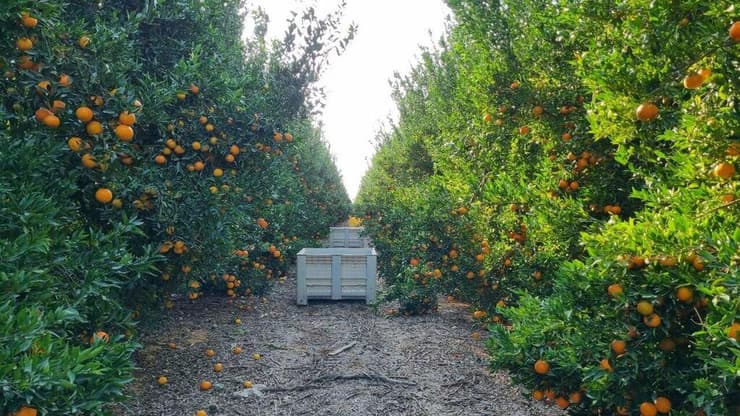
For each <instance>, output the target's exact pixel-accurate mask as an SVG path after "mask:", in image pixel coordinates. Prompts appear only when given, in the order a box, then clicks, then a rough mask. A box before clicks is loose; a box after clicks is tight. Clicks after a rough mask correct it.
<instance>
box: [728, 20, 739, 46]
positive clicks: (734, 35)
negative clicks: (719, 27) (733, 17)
mask: <svg viewBox="0 0 740 416" xmlns="http://www.w3.org/2000/svg"><path fill="white" fill-rule="evenodd" d="M728 32H729V35H730V39H732V40H734V41H735V42H740V21H737V22H733V23H732V25H730V29H729V30H728Z"/></svg>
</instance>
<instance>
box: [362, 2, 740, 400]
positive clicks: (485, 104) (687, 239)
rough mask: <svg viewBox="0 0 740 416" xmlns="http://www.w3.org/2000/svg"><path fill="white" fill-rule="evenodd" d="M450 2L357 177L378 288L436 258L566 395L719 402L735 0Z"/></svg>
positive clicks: (543, 390)
mask: <svg viewBox="0 0 740 416" xmlns="http://www.w3.org/2000/svg"><path fill="white" fill-rule="evenodd" d="M448 4H449V5H450V7H451V9H452V10H453V12H454V13H455V20H456V25H455V26H454V27H453V28H452V29H451V31H450V33H449V34H448V36H447V38H446V39H445V41H444V42H442V43H441V46H440V47H439V49H436V50H431V51H425V54H424V56H423V59H422V61H421V62H420V63H419V64H418V65H417V67H416V68H415V69H414V71H413V72H412V73H411V74H410V75H409V76H407V77H404V78H400V79H398V80H397V82H396V99H397V102H398V104H399V109H400V115H401V116H400V119H399V122H398V124H397V125H396V126H394V129H393V131H392V133H390V134H389V135H386V136H384V137H381V140H380V145H379V148H378V153H377V155H376V156H375V159H374V161H373V165H372V166H371V169H370V171H369V172H368V174H367V176H366V177H365V178H364V181H363V186H362V188H361V191H360V194H359V197H358V204H357V209H358V212H357V214H364V215H365V221H364V224H365V226H366V228H367V229H368V230H369V231H370V234H371V236H372V237H373V239H374V241H375V242H376V244H381V245H383V246H384V249H383V250H379V252H380V253H381V257H382V258H381V259H380V264H382V265H383V266H382V267H383V268H382V271H383V273H384V276H385V278H386V279H387V280H388V281H389V283H390V284H391V289H390V290H389V296H390V298H397V299H400V300H401V302H402V305H403V304H408V305H413V302H411V300H412V299H410V298H411V295H413V294H415V293H416V292H417V291H418V290H419V287H429V286H428V285H424V284H423V283H424V280H423V279H416V280H415V279H414V277H415V273H416V274H418V271H417V270H421V273H422V274H421V276H424V273H425V272H429V271H431V272H432V274H431V276H435V274H434V270H436V269H439V270H440V272H441V273H440V274H439V276H440V277H439V282H438V283H436V284H435V286H434V288H433V289H434V290H432V293H429V291H428V293H427V294H426V296H427V297H432V295H433V293H435V292H434V291H442V290H444V291H449V292H452V293H453V294H455V295H456V296H459V297H462V298H463V299H466V300H468V301H470V302H472V303H473V304H474V307H475V309H476V312H475V314H474V318H476V319H479V320H481V321H482V322H491V323H496V324H498V323H502V324H503V325H493V326H491V327H490V328H491V330H492V335H493V336H492V337H491V340H490V345H491V356H492V362H491V363H492V366H493V367H495V368H507V369H509V370H510V371H512V373H513V374H514V377H515V378H516V379H517V380H518V381H520V382H521V383H523V384H524V385H525V386H527V387H528V388H529V389H530V390H531V391H532V392H533V396H534V397H535V398H537V399H541V398H547V399H548V400H551V401H552V402H554V403H556V404H557V405H559V406H561V407H563V408H568V409H569V411H571V412H572V413H575V414H580V413H583V414H586V413H592V412H594V411H596V412H600V413H602V414H640V413H642V414H656V413H657V412H661V413H666V412H668V411H669V409H672V410H671V411H672V412H673V413H675V414H734V413H736V412H737V408H736V403H737V402H738V389H737V374H738V368H737V357H738V354H739V350H738V344H737V328H738V325H739V324H738V311H739V310H740V303H739V302H738V292H737V278H738V272H737V270H738V267H737V266H738V264H737V262H738V257H737V241H738V237H740V236H739V235H738V234H737V223H738V210H737V206H738V205H737V204H736V201H737V199H736V198H737V186H738V181H737V176H736V174H735V169H736V164H737V156H738V151H737V127H738V118H737V114H736V102H735V100H736V98H735V97H736V92H737V79H738V78H737V76H736V75H737V71H738V69H737V65H736V61H737V56H738V55H737V50H738V46H737V40H736V36H735V37H733V36H734V35H733V33H734V32H733V30H734V31H735V32H736V31H737V29H736V25H737V24H736V23H733V21H734V20H737V17H736V16H735V15H733V13H734V12H733V10H734V9H733V8H732V7H730V6H731V5H730V4H729V3H728V2H719V3H717V4H713V5H711V6H707V5H704V4H701V3H698V2H697V3H693V2H687V3H682V4H681V5H680V7H678V6H676V5H675V4H674V3H671V2H653V3H650V5H647V4H638V3H633V2H621V3H618V4H616V5H614V7H611V6H610V7H605V6H604V5H603V4H600V3H598V2H577V3H576V2H573V3H572V4H567V5H566V4H559V5H549V6H547V7H543V6H542V4H540V3H536V2H531V3H530V2H524V3H521V2H492V3H485V4H484V3H480V2H472V1H449V2H448ZM733 75H735V76H733ZM409 310H410V311H415V310H416V311H424V310H428V308H427V309H424V308H417V309H409Z"/></svg>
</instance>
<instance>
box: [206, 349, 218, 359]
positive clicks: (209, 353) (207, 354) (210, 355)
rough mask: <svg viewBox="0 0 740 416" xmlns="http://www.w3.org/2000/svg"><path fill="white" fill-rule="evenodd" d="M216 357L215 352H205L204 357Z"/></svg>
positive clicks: (208, 350)
mask: <svg viewBox="0 0 740 416" xmlns="http://www.w3.org/2000/svg"><path fill="white" fill-rule="evenodd" d="M214 355H216V351H213V350H212V349H211V348H209V349H207V350H206V357H213V356H214Z"/></svg>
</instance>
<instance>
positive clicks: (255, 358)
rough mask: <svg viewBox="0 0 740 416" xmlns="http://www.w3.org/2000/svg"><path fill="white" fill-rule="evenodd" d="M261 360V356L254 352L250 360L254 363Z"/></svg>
mask: <svg viewBox="0 0 740 416" xmlns="http://www.w3.org/2000/svg"><path fill="white" fill-rule="evenodd" d="M261 358H262V356H261V355H260V354H259V353H256V352H255V353H254V354H252V359H253V360H254V361H259V360H260V359H261Z"/></svg>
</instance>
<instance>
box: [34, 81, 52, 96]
mask: <svg viewBox="0 0 740 416" xmlns="http://www.w3.org/2000/svg"><path fill="white" fill-rule="evenodd" d="M49 91H51V82H49V81H48V80H43V81H39V83H38V84H36V93H37V94H39V95H43V94H45V93H49Z"/></svg>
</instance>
